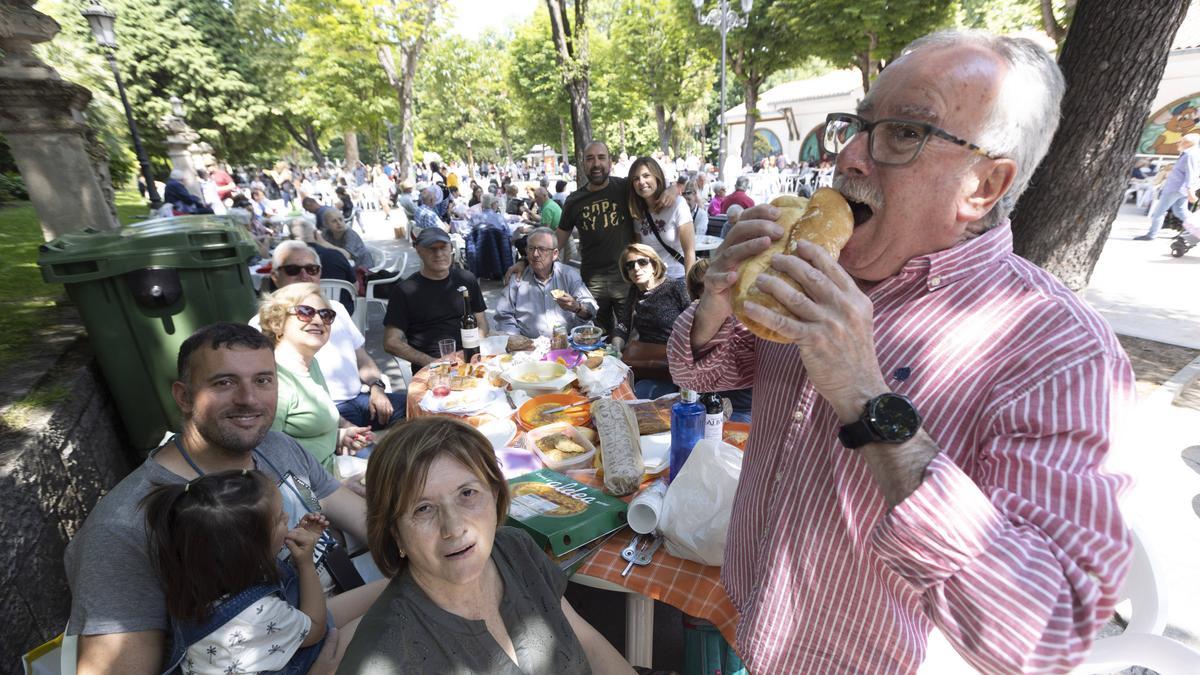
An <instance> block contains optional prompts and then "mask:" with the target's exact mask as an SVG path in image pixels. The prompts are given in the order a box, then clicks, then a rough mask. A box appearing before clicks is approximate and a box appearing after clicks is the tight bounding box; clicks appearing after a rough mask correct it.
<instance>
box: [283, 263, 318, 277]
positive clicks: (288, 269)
mask: <svg viewBox="0 0 1200 675" xmlns="http://www.w3.org/2000/svg"><path fill="white" fill-rule="evenodd" d="M279 269H281V270H283V273H284V274H286V275H288V276H289V277H298V276H300V270H304V271H305V272H307V273H308V276H310V277H315V276H317V275H318V274H320V273H321V266H320V265H280V266H279Z"/></svg>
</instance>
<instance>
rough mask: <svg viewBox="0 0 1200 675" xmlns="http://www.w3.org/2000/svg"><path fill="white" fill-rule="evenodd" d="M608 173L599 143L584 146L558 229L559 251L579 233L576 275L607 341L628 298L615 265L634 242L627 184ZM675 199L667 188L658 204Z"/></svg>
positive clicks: (674, 192)
mask: <svg viewBox="0 0 1200 675" xmlns="http://www.w3.org/2000/svg"><path fill="white" fill-rule="evenodd" d="M611 172H612V157H611V156H609V154H608V146H606V145H604V143H601V142H600V141H592V142H591V143H588V144H587V147H585V148H584V150H583V172H582V175H584V176H586V177H587V182H586V183H584V185H583V187H581V188H579V189H578V190H576V191H575V192H572V193H571V194H570V196H568V197H567V202H566V204H564V205H563V211H562V218H561V219H560V220H559V223H558V248H559V250H566V246H567V241H568V240H569V239H570V237H571V232H572V230H576V229H578V231H579V257H580V260H581V264H580V269H579V272H580V275H581V276H583V282H584V283H585V284H587V287H588V290H589V291H591V293H592V296H593V297H595V298H596V303H597V304H598V305H599V312H598V313H597V315H596V322H597V323H598V324H600V326H601V327H602V328H603V329H604V332H605V333H606V334H608V335H609V336H610V337H611V336H612V334H613V325H614V323H615V317H620V316H622V315H623V314H624V312H625V302H626V299H627V296H628V294H629V283H628V282H626V281H625V280H624V279H622V278H621V272H620V269H619V267H618V263H619V261H620V259H621V253H622V251H624V250H625V247H626V246H628V245H629V244H632V243H633V242H635V241H637V235H636V234H635V232H634V228H633V219H632V217H631V216H630V215H629V182H628V181H627V180H625V179H624V178H617V177H616V176H610V175H609V174H610V173H611ZM678 195H679V192H678V191H677V190H676V189H675V188H674V187H670V188H668V189H667V190H665V191H663V195H662V197H660V201H659V203H660V204H664V205H670V204H674V203H675V198H676V197H677V196H678ZM663 208H665V206H664V207H663Z"/></svg>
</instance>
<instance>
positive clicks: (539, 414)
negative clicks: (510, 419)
mask: <svg viewBox="0 0 1200 675" xmlns="http://www.w3.org/2000/svg"><path fill="white" fill-rule="evenodd" d="M575 403H582V404H584V405H577V406H575V407H573V408H567V409H566V410H562V411H560V412H554V413H552V412H547V411H549V410H553V409H554V408H558V407H561V406H564V405H573V404H575ZM591 421H592V413H591V411H590V408H589V407H588V405H587V399H586V398H584V397H583V396H580V395H579V394H542V395H541V396H534V397H533V398H531V399H529V400H528V401H526V402H524V403H522V404H521V407H520V408H518V409H517V423H518V424H520V425H521V428H522V429H525V430H526V431H528V430H529V429H536V428H537V427H542V426H545V425H547V424H553V423H555V422H568V423H570V424H573V425H575V426H577V427H584V426H587V425H588V424H589V423H590V422H591Z"/></svg>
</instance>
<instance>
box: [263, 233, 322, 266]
mask: <svg viewBox="0 0 1200 675" xmlns="http://www.w3.org/2000/svg"><path fill="white" fill-rule="evenodd" d="M301 251H303V252H304V253H306V254H308V255H310V256H312V259H313V262H319V261H320V260H321V258H320V257H319V256H318V255H317V252H316V251H314V250H312V249H311V248H309V247H308V244H305V243H304V242H302V241H291V240H289V241H285V242H282V243H280V244H279V245H278V246H276V247H275V252H274V253H272V254H271V267H272V268H275V267H279V266H280V265H283V264H284V261H286V260H287V259H288V256H290V255H292V254H293V253H299V252H301Z"/></svg>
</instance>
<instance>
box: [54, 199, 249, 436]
mask: <svg viewBox="0 0 1200 675" xmlns="http://www.w3.org/2000/svg"><path fill="white" fill-rule="evenodd" d="M256 253H257V248H256V247H255V245H254V242H253V240H251V239H250V236H249V233H248V232H247V231H246V228H244V227H242V226H241V225H239V224H237V223H236V222H234V221H233V220H232V219H230V218H227V217H222V216H182V217H178V218H159V219H155V220H148V221H145V222H142V223H137V224H134V225H130V226H127V227H124V228H121V229H119V230H107V231H96V230H90V229H89V230H84V231H81V232H72V233H71V234H67V235H63V236H62V237H59V238H57V239H55V240H53V241H50V242H47V243H45V244H43V245H42V246H41V248H40V255H39V257H38V265H40V266H41V269H42V278H43V279H45V280H46V281H47V282H49V283H54V282H57V283H61V284H63V285H64V286H66V289H67V295H69V296H70V298H71V300H72V302H74V303H75V306H76V307H77V308H78V310H79V314H80V316H82V318H83V322H84V325H85V326H86V327H87V332H88V336H89V337H90V338H91V342H92V349H93V351H95V353H96V359H97V361H98V362H99V364H100V369H101V371H102V372H103V373H104V378H105V380H107V382H108V387H109V391H110V392H112V395H113V399H114V400H115V402H116V405H117V410H118V412H120V414H121V418H122V419H123V420H124V422H125V429H126V431H128V433H129V440H130V442H131V443H132V444H133V448H132V449H135V450H147V449H151V448H153V447H155V446H156V445H157V444H158V442H159V441H160V440H161V439H162V437H163V435H164V434H165V433H166V432H167V431H168V430H178V429H180V414H179V408H178V406H176V405H175V401H174V399H173V398H172V397H171V383H172V382H173V381H174V380H175V374H176V367H175V360H176V356H177V355H178V352H179V346H180V345H181V344H182V343H183V341H184V340H185V339H187V337H188V336H189V335H191V334H192V333H193V332H194V331H195V330H196V329H197V328H200V327H201V326H204V325H207V324H210V323H213V322H216V321H237V322H244V321H246V320H248V319H249V318H250V317H251V316H253V314H254V311H255V307H256V299H255V294H254V288H253V285H252V282H251V279H250V270H249V268H248V266H247V262H248V260H249V259H250V258H251V257H252V256H254V255H255V254H256Z"/></svg>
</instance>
